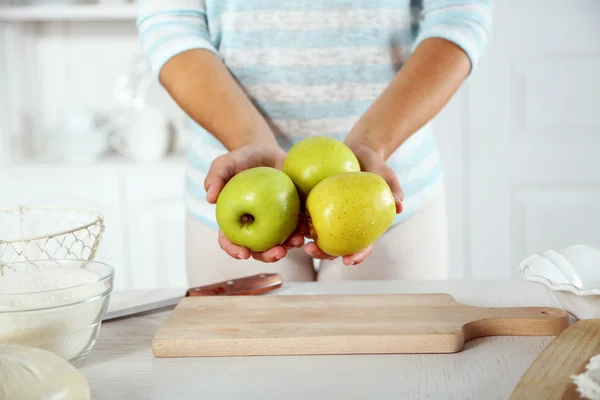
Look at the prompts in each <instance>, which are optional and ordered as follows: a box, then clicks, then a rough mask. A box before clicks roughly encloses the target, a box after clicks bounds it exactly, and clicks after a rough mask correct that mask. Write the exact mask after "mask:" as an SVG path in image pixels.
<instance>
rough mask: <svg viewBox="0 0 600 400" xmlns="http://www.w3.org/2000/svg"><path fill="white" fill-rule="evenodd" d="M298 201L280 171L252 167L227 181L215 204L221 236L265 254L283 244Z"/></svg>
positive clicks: (295, 218) (295, 216)
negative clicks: (266, 251)
mask: <svg viewBox="0 0 600 400" xmlns="http://www.w3.org/2000/svg"><path fill="white" fill-rule="evenodd" d="M299 212H300V198H299V196H298V192H297V191H296V187H295V186H294V183H293V182H292V180H291V179H290V178H289V177H288V176H287V175H286V174H285V173H283V172H282V171H280V170H278V169H275V168H270V167H256V168H251V169H247V170H245V171H242V172H240V173H239V174H236V175H235V176H234V177H233V178H231V179H230V180H229V182H227V184H226V185H225V187H224V188H223V190H221V193H220V194H219V197H218V199H217V205H216V217H217V223H218V225H219V228H220V229H221V231H222V232H223V234H224V235H225V236H226V237H227V238H228V239H229V240H231V241H232V242H233V243H235V244H237V245H238V246H243V247H246V248H248V249H250V250H251V251H258V252H260V251H265V250H268V249H270V248H271V247H274V246H276V245H279V244H281V243H283V242H284V241H285V240H286V239H288V238H289V237H290V235H291V234H292V233H293V232H294V230H295V229H296V227H297V225H298V218H299Z"/></svg>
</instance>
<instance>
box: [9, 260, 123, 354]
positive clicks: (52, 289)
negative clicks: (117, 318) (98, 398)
mask: <svg viewBox="0 0 600 400" xmlns="http://www.w3.org/2000/svg"><path fill="white" fill-rule="evenodd" d="M113 281H114V269H113V268H112V267H111V266H109V265H107V264H104V263H101V262H97V261H85V260H36V261H19V262H14V263H8V264H0V343H7V344H20V345H25V346H31V347H38V348H42V349H45V350H49V351H51V352H53V353H55V354H57V355H58V356H60V357H62V358H64V359H66V360H68V361H69V362H70V363H71V364H73V365H78V364H80V363H81V362H82V361H83V359H84V358H85V356H86V355H87V354H88V353H89V352H90V350H91V349H92V347H93V346H94V344H95V342H96V338H97V336H98V332H99V331H100V325H101V323H102V319H103V318H104V314H105V313H106V309H107V307H108V303H109V301H110V294H111V292H112V289H113Z"/></svg>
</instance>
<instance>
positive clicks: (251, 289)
mask: <svg viewBox="0 0 600 400" xmlns="http://www.w3.org/2000/svg"><path fill="white" fill-rule="evenodd" d="M282 284H283V278H282V277H281V275H280V274H257V275H252V276H246V277H243V278H237V279H232V280H229V281H223V282H219V283H213V284H211V285H207V286H198V287H193V288H190V289H188V291H187V292H186V294H185V297H190V296H254V295H259V294H263V293H267V292H270V291H272V290H275V289H277V288H279V287H281V285H282Z"/></svg>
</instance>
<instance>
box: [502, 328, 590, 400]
mask: <svg viewBox="0 0 600 400" xmlns="http://www.w3.org/2000/svg"><path fill="white" fill-rule="evenodd" d="M596 354H600V319H590V320H581V321H577V322H575V323H574V324H573V325H571V326H570V327H568V328H567V329H565V330H564V331H563V332H562V333H561V334H560V335H559V336H557V337H556V338H555V339H554V340H553V341H552V342H551V343H550V344H549V345H548V347H546V348H545V349H544V351H543V352H542V353H541V354H540V355H539V356H538V358H536V360H535V361H534V362H533V364H531V366H530V367H529V369H528V370H527V372H525V374H524V375H523V377H522V378H521V380H520V381H519V383H518V385H517V386H516V387H515V390H514V391H513V393H512V396H511V398H510V399H511V400H520V399H545V400H559V399H561V400H567V399H580V398H581V397H580V396H579V393H578V392H577V388H576V386H575V384H574V383H573V382H572V381H571V376H573V375H578V374H580V373H582V372H584V371H585V367H586V365H587V364H588V362H589V359H590V358H592V357H593V356H595V355H596Z"/></svg>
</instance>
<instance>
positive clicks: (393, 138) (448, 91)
mask: <svg viewBox="0 0 600 400" xmlns="http://www.w3.org/2000/svg"><path fill="white" fill-rule="evenodd" d="M470 68H471V64H470V61H469V58H468V57H467V55H466V54H465V52H464V51H462V50H461V49H460V48H459V47H458V46H456V45H455V44H454V43H452V42H450V41H447V40H445V39H441V38H430V39H427V40H425V41H423V42H422V43H421V44H420V45H419V46H418V47H417V48H416V49H415V52H414V53H413V54H412V56H411V57H410V58H409V59H408V60H407V62H406V64H405V65H404V66H403V67H402V68H401V70H400V72H399V73H398V74H397V75H396V77H395V78H394V79H393V80H392V82H391V83H390V85H389V86H388V87H387V88H386V89H385V90H384V91H383V93H382V94H381V95H380V96H379V97H378V98H377V100H376V101H375V102H374V103H373V104H372V105H371V107H370V108H369V109H368V110H367V112H366V113H365V114H364V115H363V116H362V117H361V119H360V120H359V121H358V123H357V124H356V126H355V127H354V128H353V130H352V132H350V134H349V135H348V137H347V139H346V142H347V143H348V144H349V145H350V146H351V147H354V146H356V145H366V146H368V147H369V148H372V149H374V150H376V151H377V152H378V153H380V154H381V155H382V156H383V157H384V159H387V158H388V157H389V156H390V155H391V154H392V153H393V152H394V151H395V150H396V149H397V148H398V147H399V146H400V145H401V144H402V143H403V142H404V141H405V140H406V139H408V138H409V137H410V136H411V135H412V134H413V133H415V132H416V131H417V130H418V129H420V128H421V127H422V126H423V125H425V124H426V123H427V122H428V121H429V120H431V119H432V118H433V117H434V116H435V115H436V114H437V113H438V112H439V111H440V110H441V109H442V108H443V107H444V105H445V104H446V103H447V102H448V101H449V100H450V98H451V97H452V96H453V95H454V93H455V92H456V91H457V90H458V88H459V87H460V85H461V84H462V82H463V81H464V80H465V78H466V77H467V76H468V74H469V71H470Z"/></svg>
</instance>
